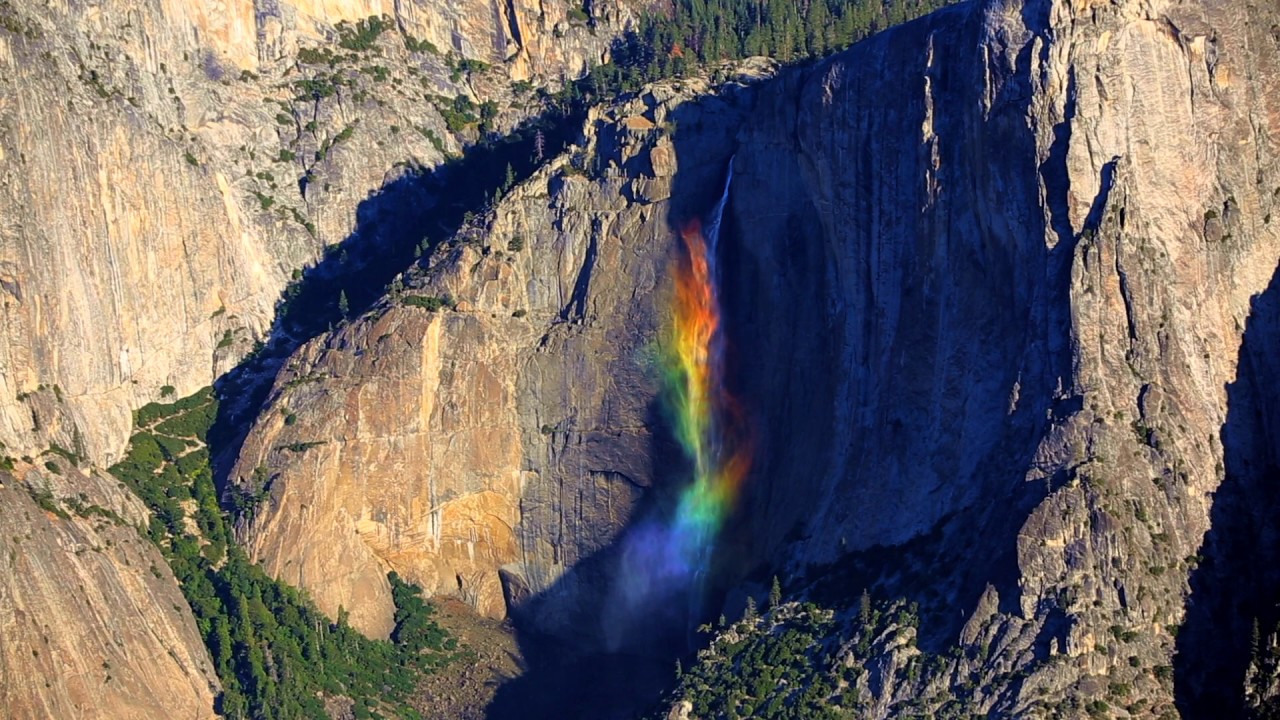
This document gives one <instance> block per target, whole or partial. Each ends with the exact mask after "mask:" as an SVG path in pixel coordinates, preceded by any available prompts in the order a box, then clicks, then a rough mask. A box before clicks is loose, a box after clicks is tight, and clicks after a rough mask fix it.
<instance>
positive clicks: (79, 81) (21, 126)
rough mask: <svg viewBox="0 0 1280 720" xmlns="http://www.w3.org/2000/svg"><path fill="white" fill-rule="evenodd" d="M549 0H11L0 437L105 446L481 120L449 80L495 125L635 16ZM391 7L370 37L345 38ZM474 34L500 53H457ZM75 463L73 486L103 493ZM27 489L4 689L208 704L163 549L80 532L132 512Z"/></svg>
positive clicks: (3, 175) (134, 712) (241, 348)
mask: <svg viewBox="0 0 1280 720" xmlns="http://www.w3.org/2000/svg"><path fill="white" fill-rule="evenodd" d="M552 5H553V4H552V3H548V8H547V9H546V11H545V12H543V11H541V10H540V9H539V8H540V4H529V3H522V2H516V3H481V2H468V3H444V2H414V3H401V2H396V3H391V2H377V1H374V2H368V1H364V0H360V1H356V0H352V1H351V2H344V1H341V0H338V1H330V0H326V1H325V2H305V1H304V2H281V3H276V2H253V1H251V0H233V1H231V2H171V1H169V0H148V1H146V2H140V3H135V2H129V3H121V2H106V3H85V2H78V1H73V2H56V3H25V2H0V127H2V128H3V129H4V132H3V133H0V217H3V218H4V222H3V223H0V327H2V328H3V339H2V340H0V459H3V461H4V462H5V464H6V465H7V464H8V462H10V461H11V460H13V459H16V458H20V457H24V456H25V457H34V456H42V453H48V452H50V451H52V450H54V449H55V448H56V449H58V450H60V451H63V452H65V453H66V454H73V455H76V456H78V457H81V458H84V459H86V460H87V461H88V463H90V464H92V465H96V466H99V467H105V466H107V465H109V464H111V463H112V462H113V461H115V460H117V459H119V457H120V454H121V452H122V451H123V449H124V447H125V443H126V440H127V438H128V435H129V432H130V429H131V427H132V418H131V411H132V410H133V409H134V408H136V407H139V406H141V405H143V404H144V403H146V402H149V401H153V400H158V399H160V398H161V397H165V396H170V395H171V396H184V395H187V394H189V393H191V392H194V391H196V390H197V389H199V388H202V387H205V386H207V385H209V384H210V383H211V382H212V381H213V380H214V379H215V378H217V377H218V376H219V375H221V374H223V373H224V372H226V371H227V370H229V369H230V368H231V367H233V366H234V365H235V364H236V362H237V361H238V360H239V359H240V358H241V357H243V356H244V355H245V353H246V352H248V351H249V350H250V349H251V348H252V347H253V345H254V343H255V341H258V340H261V339H264V338H265V337H266V336H267V335H268V333H269V332H270V330H271V328H272V325H273V322H274V318H275V317H276V313H277V304H278V303H279V301H280V299H281V291H282V290H283V289H284V288H285V286H286V284H287V283H288V282H289V281H290V279H291V276H292V275H293V273H296V272H297V271H298V270H299V269H301V268H302V267H304V266H305V265H307V264H308V263H312V262H317V261H319V260H320V259H321V258H322V257H323V254H322V250H323V249H324V248H325V247H326V246H328V245H331V244H335V243H338V242H339V241H342V240H344V239H346V238H347V237H348V236H349V235H350V234H351V232H352V231H353V228H354V227H355V224H356V223H355V220H356V218H357V216H358V215H361V214H363V215H366V216H368V215H376V214H377V212H378V209H379V202H378V199H377V198H376V197H374V198H370V197H369V193H370V191H371V190H374V189H376V188H379V187H380V186H382V185H384V184H386V183H389V182H391V181H393V180H395V178H396V177H397V175H398V173H399V172H400V170H399V169H398V168H401V167H403V166H406V165H411V166H426V167H431V166H435V165H437V164H439V163H441V162H442V161H443V160H444V159H445V158H446V156H447V155H449V154H452V153H456V152H457V151H458V150H459V149H460V148H461V144H462V141H463V140H467V139H470V140H474V139H475V138H476V136H477V134H478V131H477V130H476V129H475V128H474V127H472V128H468V129H463V130H459V131H458V132H457V133H455V132H451V130H450V128H449V127H448V126H447V123H446V122H445V120H444V118H443V117H442V115H441V113H440V112H439V110H438V109H437V107H436V104H437V103H440V102H444V100H442V98H447V99H449V100H450V101H452V100H453V98H455V97H457V96H463V97H464V98H470V99H471V100H473V101H475V102H478V101H479V100H482V99H490V98H493V99H496V100H499V101H502V104H501V105H500V106H499V108H498V112H497V117H496V118H494V119H492V121H491V123H492V125H491V127H490V128H488V130H490V131H494V132H500V131H502V130H503V128H509V127H510V126H511V125H512V124H514V123H515V122H517V121H518V120H519V119H520V118H522V117H524V116H525V115H527V114H528V112H530V109H529V108H526V107H524V106H523V104H522V101H519V100H518V99H517V98H515V97H514V96H513V94H512V90H511V89H510V82H511V81H512V80H514V79H522V78H533V79H540V78H549V77H554V78H559V77H561V76H563V75H569V74H573V73H575V72H576V71H577V70H578V69H580V68H582V67H584V66H585V65H586V64H588V63H591V62H598V61H599V60H600V59H601V57H602V56H603V54H604V53H606V52H607V49H608V44H609V42H610V38H611V37H612V34H613V33H614V32H615V31H616V30H617V29H620V28H621V27H622V26H623V25H625V23H626V22H627V18H628V17H629V15H628V14H627V11H626V10H625V8H623V7H621V6H614V5H610V6H609V7H608V8H605V7H601V8H600V9H598V11H597V12H596V19H597V21H598V23H597V24H598V27H596V28H589V27H587V26H586V24H584V23H573V22H570V21H569V19H568V17H567V15H566V14H565V13H566V12H567V11H568V9H569V6H568V5H565V4H554V7H552ZM382 14H385V15H387V16H389V17H390V18H391V22H390V23H388V24H387V25H386V31H385V32H384V33H382V34H381V35H380V36H379V37H378V38H375V39H374V40H372V41H369V42H367V43H363V42H354V43H353V42H347V45H349V46H353V47H341V46H340V41H341V40H343V39H345V38H346V36H347V35H348V34H349V33H350V32H352V30H351V27H352V25H351V24H352V23H354V22H356V21H358V20H361V19H364V18H366V17H368V16H371V15H382ZM344 21H345V22H347V23H348V25H347V26H344V27H345V28H346V29H345V30H339V29H336V28H335V26H336V25H337V24H338V23H340V22H344ZM543 23H546V25H545V26H544V25H543ZM553 27H554V28H559V31H558V32H557V33H555V36H556V37H557V39H556V40H555V41H554V42H551V41H549V38H550V37H552V36H553V34H552V32H551V30H552V28H553ZM544 29H545V30H546V32H542V30H544ZM544 39H548V40H546V41H544ZM414 41H430V42H433V43H435V45H436V48H437V50H438V52H437V51H434V50H432V49H430V48H427V47H425V46H422V45H419V43H416V42H414ZM362 45H364V46H362ZM318 47H319V48H323V50H324V51H327V52H330V53H332V52H334V51H335V50H336V51H337V53H338V54H339V55H341V57H340V58H337V59H335V60H334V62H333V63H330V62H329V61H328V60H327V59H326V58H325V57H321V58H320V59H319V60H316V59H315V57H314V54H315V52H316V48H318ZM451 48H452V49H453V51H454V55H451V56H448V57H446V56H445V54H444V53H445V52H447V51H449V50H450V49H451ZM304 50H311V51H312V53H313V56H312V58H311V59H310V60H307V59H306V58H304V57H303V54H304V53H303V51H304ZM328 57H332V55H330V56H328ZM462 57H465V58H471V59H479V60H483V61H486V62H491V63H496V64H497V65H496V66H495V67H494V68H493V69H491V70H488V71H484V72H481V71H474V72H470V71H468V72H463V71H459V72H454V71H453V70H452V69H451V67H450V66H451V64H453V63H455V62H456V60H457V58H462ZM424 94H425V99H424ZM481 95H483V96H484V97H480V96H481ZM454 129H456V128H454ZM294 277H296V276H294ZM78 477H79V476H75V478H72V477H69V478H68V479H67V485H66V487H63V488H62V493H61V494H63V495H66V496H70V497H73V498H74V497H76V496H77V495H78V494H79V493H81V492H86V493H90V494H92V492H91V491H92V488H93V487H94V486H93V485H92V483H89V481H87V480H84V479H83V478H80V479H76V478H78ZM82 481H83V482H85V483H87V484H85V485H84V486H83V487H79V486H77V485H76V483H78V482H82ZM95 482H96V481H95ZM5 492H6V493H7V494H8V495H15V496H16V495H21V494H22V493H21V492H18V491H12V490H7V491H5ZM113 497H114V496H113ZM117 499H118V498H117ZM120 502H123V500H121V501H120ZM103 504H104V506H106V505H105V502H104V503H103ZM28 505H29V503H24V501H21V500H20V499H15V500H13V501H12V502H10V501H8V500H6V501H5V503H3V505H0V508H2V509H0V524H2V525H4V527H5V540H4V541H3V542H5V543H8V542H9V541H10V539H11V538H35V539H33V540H31V542H30V543H27V544H24V546H23V547H22V548H20V549H19V548H11V552H10V553H9V555H10V557H11V559H12V558H14V557H19V556H20V557H25V558H27V559H26V560H21V559H18V560H14V561H13V562H12V563H11V565H12V568H11V569H14V572H12V573H10V574H9V576H8V579H9V581H10V582H11V584H10V585H9V586H7V587H5V588H4V590H3V592H4V593H5V597H6V598H9V599H12V600H13V601H14V602H15V603H17V606H18V607H19V608H21V609H20V611H17V612H16V614H15V612H10V613H9V614H8V615H7V616H0V635H3V636H4V637H5V638H6V642H5V648H4V649H5V652H6V653H10V654H8V655H6V656H5V660H4V662H5V674H4V677H2V678H0V693H2V694H3V695H4V697H5V698H6V705H7V706H8V707H9V708H10V709H12V710H13V712H15V713H18V716H33V717H50V716H56V717H70V716H91V715H92V713H93V712H101V713H103V715H102V716H104V717H106V716H114V717H163V718H168V717H179V716H180V717H188V716H201V715H202V714H208V713H209V712H210V711H211V708H212V694H211V690H210V688H211V684H210V681H209V680H208V679H207V678H205V677H203V676H201V675H200V673H201V672H203V671H201V670H197V669H196V668H197V667H199V666H201V663H204V664H205V665H207V659H205V658H204V655H203V652H204V651H203V648H202V646H201V643H200V639H199V637H197V636H195V635H194V634H193V631H191V628H190V627H189V626H190V617H189V616H188V614H187V611H186V610H185V605H184V603H183V601H182V599H181V595H180V594H179V593H178V590H177V588H176V587H175V586H174V585H173V582H172V579H171V577H170V576H169V574H168V571H167V569H165V564H164V562H163V560H162V559H161V558H160V557H159V556H158V555H156V554H155V553H154V552H152V551H150V550H147V549H145V548H143V549H137V548H131V549H128V550H127V551H126V550H124V549H113V550H110V551H104V552H102V553H101V554H99V553H97V552H94V553H93V554H92V555H84V556H77V555H73V554H69V551H64V550H63V549H61V548H64V547H73V546H77V544H79V546H83V547H94V546H105V544H106V543H107V541H112V542H117V543H120V542H123V541H122V540H120V539H119V538H117V537H116V535H119V534H123V535H126V536H129V537H132V531H131V530H128V529H127V528H124V529H120V530H118V531H117V530H104V531H103V532H104V533H106V534H105V535H103V536H102V537H100V538H99V537H96V536H94V535H92V534H86V533H89V532H90V531H89V530H86V529H85V528H84V527H82V525H84V524H83V523H81V522H79V521H78V520H73V521H64V520H61V519H48V518H46V516H45V515H43V514H42V513H39V512H29V510H30V508H29V507H28ZM46 541H47V542H48V543H52V544H50V545H48V546H46V545H44V544H43V543H45V542H46ZM15 542H16V541H15ZM27 545H29V546H30V548H28V547H27ZM6 547H8V545H6ZM24 562H25V563H27V565H23V563H24ZM14 563H16V564H14ZM149 566H154V567H156V568H158V570H157V571H156V572H158V573H160V575H159V576H157V577H154V578H153V577H152V576H151V573H150V572H149V571H148V567H149ZM23 568H25V571H26V572H27V573H28V574H30V573H36V574H38V575H39V577H40V578H41V579H42V581H41V582H40V583H28V581H29V580H30V578H29V577H27V576H26V575H24V574H22V573H21V572H19V571H20V570H21V569H23ZM20 583H21V584H20ZM80 586H84V587H91V588H92V589H91V590H89V591H81V590H79V589H78V588H79V587H80ZM6 607H7V608H8V609H10V610H12V608H13V607H14V605H13V603H6ZM170 607H178V608H183V609H182V610H181V612H180V615H179V616H177V617H172V618H170V617H167V613H168V612H169V611H168V610H167V608H170ZM152 614H154V615H156V618H151V617H149V616H150V615H152ZM160 615H166V617H165V618H160V617H159V616H160ZM183 623H185V625H184V624H183ZM148 627H150V628H151V630H150V631H146V632H144V630H145V629H146V628H148ZM49 628H53V630H49ZM148 632H149V633H150V634H148ZM11 640H12V642H10V641H11ZM32 650H37V651H38V652H39V653H41V654H40V655H39V656H38V659H33V658H37V656H35V655H32V656H31V657H19V655H13V654H12V653H19V654H21V653H29V652H30V651H32ZM99 656H101V657H99ZM166 657H169V659H165V658H166ZM197 659H198V660H199V661H198V662H197ZM23 660H25V663H24V662H23ZM103 663H105V664H109V665H110V666H111V669H110V670H105V669H104V670H102V671H101V672H99V670H98V668H99V665H102V664H103ZM102 667H104V668H105V665H102ZM32 668H36V669H37V670H38V672H32V671H31V669H32ZM184 668H185V669H184ZM82 671H83V672H82ZM107 675H110V676H111V680H110V681H109V682H107V681H103V679H102V678H103V677H105V676H107ZM41 678H43V680H41ZM44 681H47V682H48V684H40V685H39V686H37V685H32V684H30V683H37V682H39V683H43V682H44ZM104 682H105V684H104ZM95 698H97V700H95ZM9 700H12V701H13V702H9Z"/></svg>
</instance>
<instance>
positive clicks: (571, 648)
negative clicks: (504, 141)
mask: <svg viewBox="0 0 1280 720" xmlns="http://www.w3.org/2000/svg"><path fill="white" fill-rule="evenodd" d="M704 110H705V108H704V107H703V106H702V101H691V102H689V103H686V104H685V105H682V106H680V107H678V108H675V109H674V110H673V111H672V113H671V116H670V118H669V120H670V121H671V123H672V125H674V126H675V127H678V128H679V131H678V132H677V133H676V135H675V148H676V157H677V160H678V166H679V171H678V172H677V174H676V176H675V177H674V178H673V183H672V193H671V198H670V200H669V201H668V217H667V221H668V225H669V227H670V229H671V234H670V243H671V248H670V252H671V253H672V254H671V257H672V258H674V257H675V253H676V252H678V243H679V240H678V237H679V230H680V228H682V227H683V226H684V225H685V224H686V223H687V222H689V221H690V220H693V219H695V218H696V219H705V218H706V217H707V215H708V214H709V213H710V212H711V211H712V209H713V208H714V206H715V205H716V203H717V201H718V200H719V199H720V197H721V195H722V193H723V191H724V188H725V173H726V172H727V171H728V166H729V161H730V158H731V157H732V155H733V152H734V147H735V139H734V135H735V132H736V126H734V127H729V128H725V132H723V133H721V134H720V135H718V136H716V137H708V136H707V135H706V134H705V133H701V132H699V126H700V125H701V124H702V121H703V119H704V118H703V113H704ZM633 170H636V168H631V167H628V168H627V172H628V174H631V172H632V171H633ZM651 170H652V169H651V168H641V169H640V171H651ZM734 236H735V231H734V228H733V227H732V222H731V221H730V220H729V213H727V212H726V215H725V223H724V227H723V229H722V233H721V238H722V252H723V253H725V254H728V255H732V254H733V253H734V252H736V247H735V243H734V241H733V237H734ZM725 265H726V267H727V266H730V265H732V263H731V262H730V263H725ZM661 272H662V270H661V268H660V269H659V274H660V275H659V276H660V278H661V277H662V275H661ZM669 284H670V280H669V279H667V280H661V279H660V281H659V287H660V288H661V287H664V286H667V285H669ZM590 292H591V290H590V288H586V289H585V291H584V294H586V295H589V294H590ZM662 297H663V295H662V291H660V292H659V293H658V296H656V297H655V298H654V299H653V302H656V303H660V302H662V300H661V298H662ZM587 305H589V304H587ZM659 312H660V313H664V312H665V311H662V310H659ZM730 332H731V331H730ZM730 342H731V343H732V342H733V338H732V337H731V338H730ZM654 372H655V374H656V373H657V368H654ZM637 390H638V389H627V388H619V391H620V392H634V391H637ZM646 427H647V428H648V429H649V433H650V443H649V448H648V454H649V457H648V462H649V464H650V466H651V473H650V477H651V478H652V479H653V481H652V485H651V486H650V487H649V488H647V489H646V490H645V492H644V494H643V495H642V496H641V498H640V499H639V501H638V502H637V503H636V505H635V507H634V508H633V510H632V513H631V516H630V520H629V522H628V523H627V525H626V527H624V528H622V529H621V530H620V531H619V532H618V533H617V535H616V536H615V538H614V539H613V541H612V542H611V543H610V544H609V545H608V546H606V547H604V548H601V549H600V550H598V551H596V552H594V553H592V554H591V555H590V556H589V557H586V558H584V559H582V560H580V561H578V562H576V563H575V564H573V566H572V567H570V568H568V569H566V570H565V572H564V574H563V575H562V576H561V577H560V578H559V579H558V580H557V581H556V582H555V583H553V584H552V585H551V587H548V588H546V589H545V590H543V591H542V592H539V593H537V594H536V595H534V596H532V597H529V598H527V599H525V600H524V601H523V602H520V603H519V604H518V607H516V608H515V609H514V610H513V611H512V618H513V621H514V623H515V627H516V629H517V635H518V638H519V641H520V647H521V651H522V654H523V656H524V658H525V662H526V665H527V667H526V670H525V672H524V673H523V674H522V675H521V676H520V677H518V678H515V679H514V680H512V681H510V682H508V683H506V684H505V685H503V686H502V687H501V688H500V689H499V691H498V693H497V696H496V698H495V700H494V702H493V703H492V704H491V705H490V707H489V709H488V717H489V718H490V720H514V719H516V718H519V719H520V720H537V719H539V718H548V719H550V718H556V719H565V720H571V719H573V718H582V719H583V720H587V719H590V720H608V719H610V718H619V719H621V718H632V717H636V716H637V714H640V713H643V712H645V711H649V710H652V709H653V706H654V704H655V703H656V702H657V701H658V700H659V698H660V697H661V695H662V693H663V692H664V691H665V690H667V689H669V688H670V687H671V686H672V685H673V683H674V681H675V673H674V667H675V662H676V660H677V659H683V660H684V661H685V662H688V661H689V659H690V655H691V653H692V651H693V650H694V649H696V646H697V645H698V644H699V639H698V636H697V630H696V628H697V627H698V626H699V625H700V624H702V623H704V622H707V621H708V620H710V619H711V618H713V617H714V616H715V615H716V614H718V613H719V612H720V609H721V606H722V603H723V599H724V596H725V592H726V590H727V589H728V588H729V587H730V586H731V585H733V584H734V583H736V582H737V581H738V580H740V579H741V575H742V572H741V568H742V567H745V566H746V565H747V564H748V563H747V561H746V559H745V558H744V557H743V550H744V548H743V546H742V545H741V544H740V543H734V542H733V541H728V542H723V543H721V547H720V548H718V549H717V550H718V552H717V553H716V554H717V557H715V558H713V561H712V566H713V568H716V570H715V571H713V573H711V575H710V576H709V577H706V578H700V579H699V580H698V581H696V582H694V583H690V584H685V585H681V584H679V583H676V584H674V585H672V586H670V587H666V586H662V587H659V588H658V589H656V590H655V589H654V587H653V586H650V587H648V588H646V590H645V591H644V592H643V593H641V595H642V596H643V597H642V600H637V598H636V594H635V592H634V591H633V590H632V589H631V588H629V587H628V582H629V580H631V579H633V578H631V577H628V576H629V575H643V574H644V571H645V569H644V568H642V567H639V566H638V563H643V562H644V560H643V559H640V560H637V557H636V555H637V554H640V555H643V554H644V553H643V547H644V544H645V543H647V542H649V540H648V537H649V536H648V535H647V533H649V532H651V531H653V530H654V529H655V528H665V527H667V526H668V524H669V523H670V521H671V519H672V517H673V516H674V514H675V506H676V503H677V502H678V498H679V494H680V491H681V490H682V489H683V487H684V486H685V485H686V483H687V482H688V479H689V478H690V477H691V475H692V473H691V468H690V463H689V460H688V459H687V458H686V457H685V455H684V454H683V451H682V450H681V449H680V446H679V444H678V443H677V442H676V440H675V438H674V435H673V432H672V427H671V423H670V421H669V419H668V417H667V415H666V413H665V411H664V409H663V407H662V403H661V401H660V400H659V399H658V398H654V399H653V400H652V401H651V402H650V404H649V406H648V411H647V418H646ZM583 481H584V482H589V479H587V478H584V479H583ZM729 523H730V525H732V524H733V523H734V519H732V518H731V519H730V521H729ZM727 535H728V536H730V537H732V535H733V532H732V531H730V532H729V533H727ZM725 548H728V549H725ZM654 585H655V586H657V585H660V583H655V584H654ZM548 618H563V620H558V621H556V622H555V623H554V624H556V625H559V626H560V627H565V626H568V627H570V628H572V630H571V631H570V632H567V633H566V632H559V633H556V634H554V635H550V634H546V633H541V632H540V631H539V628H540V627H543V626H545V625H547V624H548V620H547V619H548Z"/></svg>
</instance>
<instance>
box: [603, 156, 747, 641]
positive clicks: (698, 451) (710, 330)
mask: <svg viewBox="0 0 1280 720" xmlns="http://www.w3.org/2000/svg"><path fill="white" fill-rule="evenodd" d="M732 165H733V163H732V161H730V168H729V174H728V176H727V177H726V178H725V186H724V193H723V195H722V196H721V198H720V201H719V202H718V203H717V204H716V206H715V208H714V209H713V210H712V212H711V215H710V217H709V218H708V219H707V222H706V224H705V226H704V225H703V224H702V223H701V222H699V221H696V220H695V221H693V222H690V223H688V224H687V225H685V226H684V228H683V229H682V231H681V233H680V245H681V246H680V248H679V250H680V252H679V253H678V257H677V258H676V260H675V262H674V263H673V268H672V271H673V275H674V281H675V283H674V284H675V288H674V292H673V294H672V299H671V308H670V310H671V319H670V322H669V323H668V326H667V329H666V330H665V332H664V333H663V337H662V343H661V349H662V353H661V356H662V363H661V367H662V388H663V404H664V407H665V409H666V412H667V415H668V418H669V420H670V422H671V425H672V429H673V432H674V435H675V438H676V440H677V441H678V442H679V444H680V446H681V448H682V449H683V451H684V454H685V456H686V458H687V459H688V466H689V468H690V469H691V477H689V478H688V479H687V481H686V483H685V484H684V485H683V487H682V489H681V491H680V494H679V497H678V499H677V502H676V504H675V506H674V509H673V510H672V511H671V513H670V516H669V517H660V518H654V519H651V520H650V521H648V522H645V523H642V524H641V525H640V526H638V527H637V528H635V531H634V532H633V533H631V534H630V535H629V536H628V539H627V541H626V545H625V549H624V558H623V568H622V569H623V572H622V575H621V578H620V582H621V583H622V584H623V591H624V594H625V597H624V599H625V600H626V601H627V604H628V605H630V606H632V607H636V606H639V605H641V604H647V605H652V604H653V603H655V602H656V603H661V602H671V601H674V600H677V599H678V597H679V596H680V595H685V596H686V599H687V600H688V602H689V608H688V610H687V614H686V619H688V620H695V621H696V620H697V617H696V616H697V615H699V614H700V613H699V608H700V605H701V603H702V601H703V599H704V598H703V595H704V594H705V590H706V587H705V586H706V583H707V580H708V574H709V571H710V569H711V568H710V564H711V558H712V551H713V549H714V547H715V543H716V540H717V538H718V537H719V534H720V531H721V529H722V527H723V526H724V523H725V521H726V520H727V519H728V517H729V515H730V514H731V513H732V512H733V509H734V507H735V504H736V501H737V498H738V494H739V491H740V490H741V487H742V482H743V479H744V478H745V477H746V475H747V471H748V470H749V469H750V466H751V442H750V433H749V432H748V430H747V425H746V422H745V417H744V414H743V411H742V408H741V406H740V405H739V403H738V402H737V400H736V399H735V398H734V397H733V396H732V395H731V394H730V392H729V391H728V389H727V388H726V385H725V352H726V342H725V336H724V327H723V321H722V317H721V307H720V297H719V276H718V273H717V257H718V250H719V242H720V226H721V220H722V218H723V214H724V209H725V205H726V203H727V202H728V198H729V187H730V184H731V182H732V179H733V174H732V173H733V170H732Z"/></svg>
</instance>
